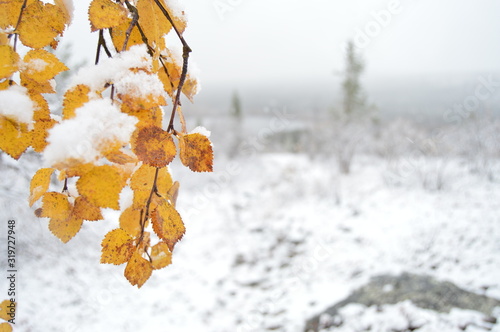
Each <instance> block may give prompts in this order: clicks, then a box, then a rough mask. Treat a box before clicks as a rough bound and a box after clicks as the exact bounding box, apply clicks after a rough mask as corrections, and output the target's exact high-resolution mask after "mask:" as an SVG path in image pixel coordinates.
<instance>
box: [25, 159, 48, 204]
mask: <svg viewBox="0 0 500 332" xmlns="http://www.w3.org/2000/svg"><path fill="white" fill-rule="evenodd" d="M52 173H54V169H53V168H40V169H39V170H38V171H37V172H36V173H35V175H33V178H32V179H31V183H30V197H29V204H30V207H31V206H33V204H34V203H35V202H36V201H37V200H39V199H40V198H41V197H42V196H43V195H44V194H45V193H46V192H47V190H49V185H50V176H51V175H52Z"/></svg>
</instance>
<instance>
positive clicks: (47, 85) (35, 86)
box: [20, 73, 56, 94]
mask: <svg viewBox="0 0 500 332" xmlns="http://www.w3.org/2000/svg"><path fill="white" fill-rule="evenodd" d="M20 78H21V85H22V86H23V87H25V88H26V89H28V93H29V94H41V93H55V92H56V90H54V86H53V82H52V80H49V81H46V82H38V81H35V80H34V79H32V78H31V77H29V76H28V75H26V74H25V73H21V74H20Z"/></svg>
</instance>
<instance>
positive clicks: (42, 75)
mask: <svg viewBox="0 0 500 332" xmlns="http://www.w3.org/2000/svg"><path fill="white" fill-rule="evenodd" d="M23 61H24V66H25V68H24V69H23V73H24V74H25V75H26V76H28V77H29V78H31V79H32V80H35V81H37V82H41V83H43V82H45V81H48V80H50V79H52V78H54V77H55V76H56V75H57V74H59V73H60V72H63V71H66V70H69V68H68V67H66V66H65V65H64V63H62V62H61V61H59V59H58V58H57V57H56V56H55V55H54V54H52V53H50V52H47V51H46V50H43V49H42V50H31V51H29V52H28V53H26V55H25V56H24V59H23Z"/></svg>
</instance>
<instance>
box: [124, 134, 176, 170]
mask: <svg viewBox="0 0 500 332" xmlns="http://www.w3.org/2000/svg"><path fill="white" fill-rule="evenodd" d="M132 149H133V151H134V153H135V154H136V155H137V157H138V158H139V160H141V161H142V162H144V163H146V164H148V165H150V166H154V167H165V166H167V165H168V164H169V163H170V162H171V161H172V160H173V159H174V157H175V154H176V149H175V144H174V140H173V139H172V135H171V134H170V133H168V132H166V131H165V130H163V129H162V128H160V127H156V126H148V127H143V128H139V129H137V130H136V132H135V133H134V134H133V138H132Z"/></svg>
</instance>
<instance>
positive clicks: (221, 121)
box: [0, 0, 500, 332]
mask: <svg viewBox="0 0 500 332" xmlns="http://www.w3.org/2000/svg"><path fill="white" fill-rule="evenodd" d="M168 2H173V1H168ZM176 2H178V4H177V5H179V6H180V7H183V8H184V10H185V13H186V15H187V17H188V28H187V30H186V32H185V34H184V37H185V39H186V41H187V42H188V44H189V45H190V46H191V48H192V49H193V53H192V55H191V57H190V64H191V70H192V71H193V72H194V73H196V76H197V77H199V80H200V83H201V91H200V93H199V94H198V96H196V97H195V100H194V103H190V102H189V101H187V100H184V101H183V110H184V113H185V115H186V117H187V123H188V128H189V129H192V128H194V127H196V126H198V125H201V126H204V127H206V128H207V129H209V130H210V131H211V132H212V136H211V140H212V142H213V144H214V151H215V167H214V169H215V171H214V173H212V174H192V173H191V172H189V171H188V170H185V169H184V168H183V167H182V166H181V164H180V163H179V161H178V160H175V161H174V162H173V163H172V166H171V167H172V172H173V177H174V178H175V179H177V180H179V181H180V183H181V191H180V194H179V198H178V208H179V210H180V212H181V215H182V217H183V220H184V222H185V224H186V228H187V233H186V235H185V237H184V238H183V240H182V241H181V242H180V243H179V244H178V245H177V246H176V252H175V253H174V257H173V264H172V265H171V266H169V267H167V268H166V269H163V270H160V271H156V272H155V273H154V274H153V276H152V277H151V279H150V280H149V281H148V282H147V283H146V284H145V285H144V286H143V287H142V288H141V289H140V290H137V289H136V288H134V287H132V286H130V285H129V284H128V283H127V281H126V280H125V278H124V277H123V266H120V267H116V266H108V265H99V258H100V241H101V239H102V237H103V236H104V234H106V232H107V231H108V230H111V229H113V228H116V225H117V214H116V213H114V212H113V211H106V216H107V220H106V221H104V222H98V223H92V224H90V223H87V224H84V226H83V228H82V230H81V231H80V233H79V234H78V235H77V236H76V237H75V238H74V239H72V240H71V241H70V242H69V243H68V244H66V245H64V244H62V243H61V242H60V241H59V240H58V239H57V238H55V237H54V236H53V235H52V234H51V233H50V231H49V230H48V228H47V221H45V220H38V219H36V218H34V217H33V212H32V211H31V210H30V209H29V208H28V207H27V203H26V202H27V197H28V190H29V180H30V178H31V176H32V174H34V172H35V171H36V169H37V168H39V167H40V160H39V159H38V158H37V157H36V156H34V155H30V154H28V155H26V156H23V157H22V158H21V160H20V161H19V162H16V161H13V160H12V159H10V158H9V157H8V156H6V155H5V154H1V155H0V156H1V159H0V167H1V173H0V177H1V182H0V192H1V196H0V199H1V202H0V203H1V205H0V207H1V208H2V210H1V211H2V216H3V218H4V219H5V218H10V219H16V220H17V221H18V223H17V224H18V227H19V233H18V234H19V235H18V240H19V264H20V268H19V283H18V289H19V312H18V320H19V322H18V323H16V327H18V329H19V331H165V330H172V331H213V332H221V331H283V332H285V331H306V330H308V329H309V330H312V331H319V330H321V331H414V330H416V331H483V330H484V331H500V322H497V320H498V319H500V309H499V308H500V302H499V301H500V214H499V213H498V211H499V209H500V189H499V183H500V173H499V171H500V144H499V143H500V121H499V119H498V115H499V111H500V43H499V33H498V31H500V23H499V20H498V13H500V2H499V1H497V0H478V1H467V0H459V1H457V0H455V1H451V0H442V1H439V2H436V1H431V0H419V1H416V0H380V1H379V0H376V1H375V0H372V1H368V0H352V1H349V2H341V1H327V0H310V1H307V2H306V1H295V0H288V1H285V0H267V1H263V0H253V1H247V0H185V1H180V0H178V1H176ZM88 3H89V1H83V0H81V1H75V15H74V16H75V17H74V22H73V25H72V26H71V27H70V28H69V30H68V31H67V32H66V33H65V37H64V39H63V41H62V42H61V45H60V47H59V48H58V50H57V51H56V52H57V53H58V55H59V56H60V57H61V58H63V61H64V62H65V63H66V64H69V67H72V68H78V67H82V66H83V65H85V64H91V63H92V62H93V60H94V57H95V48H96V43H97V38H98V36H97V35H96V34H95V33H94V34H91V33H90V28H89V25H88V23H87V22H86V17H85V15H81V13H85V12H86V11H87V7H88ZM168 40H169V41H170V42H171V43H172V45H175V44H179V45H178V48H179V49H181V47H180V43H178V41H177V40H176V39H175V38H170V37H169V38H168ZM67 80H68V77H66V76H64V75H60V78H59V79H58V95H59V96H61V94H62V93H64V86H65V84H67ZM54 98H57V97H54ZM55 100H56V99H52V103H53V105H54V107H55V105H56V103H55ZM2 232H5V230H4V229H2V230H0V235H2V241H4V239H5V236H4V235H5V234H4V233H2ZM2 264H4V263H2ZM403 281H404V282H403ZM384 294H385V295H384ZM415 294H423V295H422V296H421V297H418V298H417V297H416V295H415ZM343 300H345V301H343ZM17 324H18V325H17Z"/></svg>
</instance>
